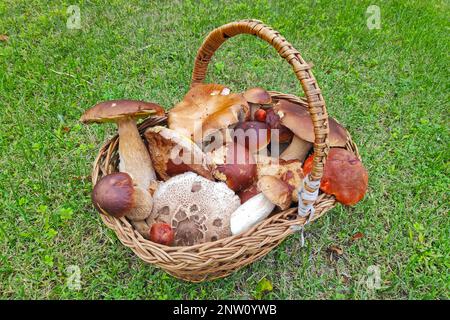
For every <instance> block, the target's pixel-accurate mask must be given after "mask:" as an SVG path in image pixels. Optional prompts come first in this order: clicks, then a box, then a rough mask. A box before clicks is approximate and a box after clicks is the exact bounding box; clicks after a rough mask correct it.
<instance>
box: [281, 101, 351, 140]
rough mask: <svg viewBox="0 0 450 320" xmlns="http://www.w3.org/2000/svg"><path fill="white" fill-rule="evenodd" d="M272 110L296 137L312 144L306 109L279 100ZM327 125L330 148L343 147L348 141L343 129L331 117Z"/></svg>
mask: <svg viewBox="0 0 450 320" xmlns="http://www.w3.org/2000/svg"><path fill="white" fill-rule="evenodd" d="M273 110H274V111H275V113H276V114H277V115H278V116H279V117H280V121H281V123H282V124H283V125H284V126H286V127H287V128H289V129H290V130H291V131H292V132H293V133H294V134H295V135H296V136H297V137H299V138H301V139H303V140H305V141H308V142H310V143H314V126H313V123H312V120H311V117H310V115H309V113H308V111H307V110H306V108H304V107H302V106H299V105H298V104H295V103H292V102H289V101H287V100H280V101H279V102H277V103H276V104H275V105H274V107H273ZM328 124H329V127H330V134H329V136H328V139H329V141H330V146H332V147H344V146H345V144H346V143H347V140H348V135H347V131H346V130H345V128H344V127H342V126H341V125H340V124H339V123H338V122H337V121H336V120H335V119H333V118H331V117H328Z"/></svg>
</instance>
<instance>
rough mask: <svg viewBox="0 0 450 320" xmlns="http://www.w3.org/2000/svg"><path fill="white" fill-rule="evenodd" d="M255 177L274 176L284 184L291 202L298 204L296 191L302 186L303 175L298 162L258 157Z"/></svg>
mask: <svg viewBox="0 0 450 320" xmlns="http://www.w3.org/2000/svg"><path fill="white" fill-rule="evenodd" d="M257 176H258V178H257V179H258V180H260V179H261V178H262V177H264V176H274V177H276V178H279V179H281V180H282V181H284V182H286V183H287V184H288V186H289V189H290V190H291V193H292V201H294V202H298V191H299V189H300V188H301V186H302V184H303V178H304V173H303V170H302V163H301V162H300V160H283V159H278V158H274V157H264V156H262V155H260V156H259V157H258V163H257Z"/></svg>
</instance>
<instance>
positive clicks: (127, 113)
mask: <svg viewBox="0 0 450 320" xmlns="http://www.w3.org/2000/svg"><path fill="white" fill-rule="evenodd" d="M149 115H155V116H163V115H164V109H163V108H162V107H161V106H159V105H157V104H156V103H151V102H145V101H137V100H110V101H105V102H101V103H99V104H96V105H95V106H93V107H92V108H90V109H88V110H86V112H85V113H84V114H83V115H82V116H81V118H80V121H81V122H83V123H93V122H97V123H102V122H116V121H118V120H121V119H123V118H135V119H138V118H145V117H148V116H149Z"/></svg>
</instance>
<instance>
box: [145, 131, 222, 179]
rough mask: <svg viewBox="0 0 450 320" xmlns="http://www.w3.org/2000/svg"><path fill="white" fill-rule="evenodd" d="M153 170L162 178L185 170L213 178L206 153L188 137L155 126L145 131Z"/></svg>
mask: <svg viewBox="0 0 450 320" xmlns="http://www.w3.org/2000/svg"><path fill="white" fill-rule="evenodd" d="M144 136H145V138H146V140H147V142H148V150H149V153H150V157H151V159H152V162H153V166H154V168H155V171H156V172H157V173H158V175H159V177H160V178H161V179H163V180H168V179H169V178H170V177H172V176H175V175H177V174H181V173H184V172H187V171H192V172H195V173H197V174H199V175H201V176H203V177H205V178H207V179H209V180H214V178H213V176H212V173H211V171H210V168H209V167H208V164H207V160H206V155H205V154H204V153H203V151H202V150H201V149H200V148H199V147H198V146H197V145H196V144H195V143H194V142H193V141H192V140H190V139H189V138H187V137H185V136H183V135H182V134H181V133H179V132H177V131H175V130H171V129H169V128H165V127H161V126H156V127H152V128H149V129H147V130H146V131H145V133H144Z"/></svg>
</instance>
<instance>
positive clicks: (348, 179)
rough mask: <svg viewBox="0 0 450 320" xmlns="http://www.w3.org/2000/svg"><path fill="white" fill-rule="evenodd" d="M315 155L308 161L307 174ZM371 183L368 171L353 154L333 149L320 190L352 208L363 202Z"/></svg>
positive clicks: (306, 162)
mask: <svg viewBox="0 0 450 320" xmlns="http://www.w3.org/2000/svg"><path fill="white" fill-rule="evenodd" d="M312 159H313V155H311V156H309V157H308V159H306V161H305V164H304V167H303V170H304V172H305V174H307V173H309V172H310V171H311V168H312ZM368 183H369V176H368V174H367V170H366V169H365V168H364V166H363V164H362V163H361V161H360V160H359V159H358V157H356V155H355V154H353V153H352V152H350V151H348V150H346V149H342V148H331V149H330V152H329V153H328V158H327V162H326V164H325V168H324V172H323V176H322V179H321V181H320V189H321V190H322V191H323V192H325V193H327V194H332V195H334V196H335V197H336V200H337V201H339V202H340V203H342V204H345V205H348V206H352V205H355V204H356V203H358V202H359V201H361V199H362V198H364V195H365V194H366V191H367V187H368Z"/></svg>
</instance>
